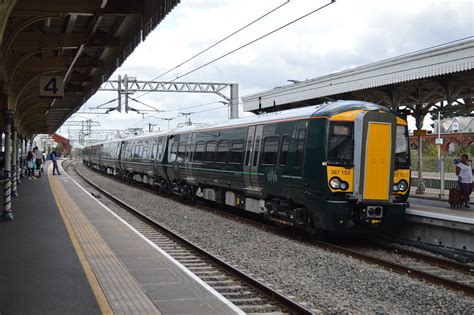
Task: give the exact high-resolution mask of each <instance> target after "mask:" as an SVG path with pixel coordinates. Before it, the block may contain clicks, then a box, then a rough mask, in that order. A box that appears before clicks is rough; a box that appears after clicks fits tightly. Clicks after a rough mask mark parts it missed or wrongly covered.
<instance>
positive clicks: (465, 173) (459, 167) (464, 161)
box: [456, 154, 472, 208]
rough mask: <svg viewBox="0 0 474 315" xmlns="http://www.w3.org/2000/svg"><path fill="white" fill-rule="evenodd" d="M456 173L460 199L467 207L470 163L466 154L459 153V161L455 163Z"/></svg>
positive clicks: (470, 174)
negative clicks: (460, 193)
mask: <svg viewBox="0 0 474 315" xmlns="http://www.w3.org/2000/svg"><path fill="white" fill-rule="evenodd" d="M456 175H457V176H458V178H459V183H460V185H461V192H462V199H463V202H464V206H465V207H466V208H470V207H469V200H470V197H469V196H470V195H471V192H472V165H471V163H470V162H469V157H468V156H467V154H463V155H461V161H459V162H458V163H457V164H456Z"/></svg>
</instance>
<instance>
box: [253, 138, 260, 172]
mask: <svg viewBox="0 0 474 315" xmlns="http://www.w3.org/2000/svg"><path fill="white" fill-rule="evenodd" d="M259 152H260V136H257V137H256V138H255V152H254V153H253V163H252V165H253V166H257V162H258V154H259Z"/></svg>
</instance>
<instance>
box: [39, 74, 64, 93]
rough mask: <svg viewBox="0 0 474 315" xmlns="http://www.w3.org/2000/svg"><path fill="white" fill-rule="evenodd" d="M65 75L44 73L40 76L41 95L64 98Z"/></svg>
mask: <svg viewBox="0 0 474 315" xmlns="http://www.w3.org/2000/svg"><path fill="white" fill-rule="evenodd" d="M63 80H64V77H63V76H61V75H44V76H41V77H40V97H48V98H51V97H52V98H63V97H64V82H63Z"/></svg>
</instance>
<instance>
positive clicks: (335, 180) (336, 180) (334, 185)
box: [329, 177, 341, 189]
mask: <svg viewBox="0 0 474 315" xmlns="http://www.w3.org/2000/svg"><path fill="white" fill-rule="evenodd" d="M329 186H331V188H332V189H339V188H340V186H341V180H340V179H339V178H337V177H333V178H331V180H330V181H329Z"/></svg>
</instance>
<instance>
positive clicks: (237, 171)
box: [83, 101, 410, 232]
mask: <svg viewBox="0 0 474 315" xmlns="http://www.w3.org/2000/svg"><path fill="white" fill-rule="evenodd" d="M83 161H84V163H85V164H87V165H89V166H91V167H93V168H96V169H98V170H100V171H102V172H106V173H108V174H113V175H116V176H120V177H122V178H124V179H126V180H129V181H134V182H143V183H145V184H149V185H152V186H153V187H154V188H156V189H158V190H160V191H162V192H167V193H175V194H179V195H182V196H184V197H186V198H189V199H196V198H203V199H207V200H210V201H214V202H216V203H219V204H225V205H229V206H233V207H237V208H240V209H242V210H245V211H250V212H254V213H259V214H262V215H263V216H265V217H266V218H267V219H269V220H272V221H276V222H279V223H281V224H287V225H292V226H297V227H300V228H303V229H306V230H326V231H338V232H358V231H360V232H364V231H374V230H384V231H394V230H396V229H397V228H398V227H399V226H400V224H401V222H402V220H403V216H404V213H405V209H406V207H407V198H408V193H409V187H410V156H409V148H408V129H407V122H406V120H405V119H403V118H401V117H400V116H398V115H397V114H396V113H395V112H393V111H391V110H389V109H387V108H385V107H382V106H379V105H375V104H371V103H367V102H361V101H338V102H331V103H325V104H323V105H317V106H308V107H303V108H296V109H290V110H285V111H281V112H274V113H268V114H262V115H258V116H254V117H247V118H240V119H235V120H229V121H226V122H223V123H218V124H214V125H208V126H204V127H196V126H189V127H184V128H180V129H175V130H171V131H168V132H162V133H154V134H148V135H144V136H138V137H132V138H127V139H121V140H114V141H107V142H103V143H98V144H95V145H92V146H90V147H87V148H85V149H84V151H83Z"/></svg>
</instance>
